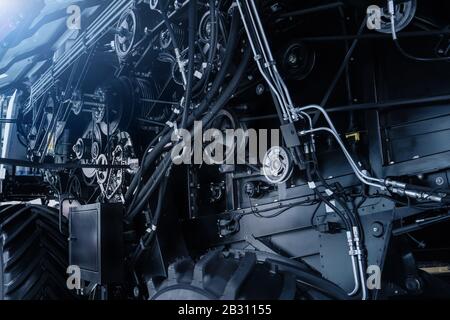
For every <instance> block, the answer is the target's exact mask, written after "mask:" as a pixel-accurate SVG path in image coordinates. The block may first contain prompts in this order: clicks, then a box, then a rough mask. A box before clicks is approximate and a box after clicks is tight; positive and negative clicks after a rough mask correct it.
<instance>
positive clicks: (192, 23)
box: [181, 0, 197, 129]
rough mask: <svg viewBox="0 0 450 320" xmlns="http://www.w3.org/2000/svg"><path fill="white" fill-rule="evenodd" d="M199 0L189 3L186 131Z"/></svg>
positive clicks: (182, 125) (183, 120)
mask: <svg viewBox="0 0 450 320" xmlns="http://www.w3.org/2000/svg"><path fill="white" fill-rule="evenodd" d="M196 26H197V0H191V2H190V3H189V28H188V29H189V49H188V50H189V54H188V61H189V62H188V63H189V65H188V74H187V80H186V95H185V97H184V111H183V119H182V120H181V128H182V129H185V128H186V125H187V118H188V114H189V109H190V108H191V99H192V90H193V82H194V65H195V64H194V58H195V36H196V35H197V28H196Z"/></svg>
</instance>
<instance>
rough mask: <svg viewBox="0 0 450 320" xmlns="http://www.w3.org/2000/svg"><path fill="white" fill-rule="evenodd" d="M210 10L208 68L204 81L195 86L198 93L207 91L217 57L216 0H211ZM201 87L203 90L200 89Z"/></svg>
mask: <svg viewBox="0 0 450 320" xmlns="http://www.w3.org/2000/svg"><path fill="white" fill-rule="evenodd" d="M209 10H210V13H209V14H210V22H211V38H210V43H209V55H208V62H207V66H206V69H205V71H204V74H203V81H200V82H198V83H197V84H196V85H195V86H194V89H193V91H194V92H197V91H198V93H197V95H199V94H202V93H203V92H205V89H206V86H207V85H208V79H209V76H210V74H211V71H212V67H213V62H214V58H215V57H216V53H217V42H218V37H219V27H218V22H217V17H216V15H217V11H216V1H215V0H209ZM200 89H201V90H200Z"/></svg>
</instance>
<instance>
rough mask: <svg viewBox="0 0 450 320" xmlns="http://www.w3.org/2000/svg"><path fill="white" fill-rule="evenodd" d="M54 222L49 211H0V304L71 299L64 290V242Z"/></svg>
mask: <svg viewBox="0 0 450 320" xmlns="http://www.w3.org/2000/svg"><path fill="white" fill-rule="evenodd" d="M58 221H59V220H58V211H57V210H55V209H52V208H49V207H44V206H35V205H25V204H20V205H8V206H2V207H0V239H2V241H0V300H61V299H63V300H65V299H71V298H72V297H73V296H72V294H71V293H70V291H69V290H68V289H67V287H66V268H67V266H68V240H67V236H64V235H63V234H61V233H60V232H59V223H58ZM63 232H66V233H67V223H66V221H65V218H64V220H63Z"/></svg>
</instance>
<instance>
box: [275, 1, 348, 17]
mask: <svg viewBox="0 0 450 320" xmlns="http://www.w3.org/2000/svg"><path fill="white" fill-rule="evenodd" d="M343 5H344V4H343V3H342V2H335V3H330V4H325V5H322V6H317V7H312V8H308V9H303V10H297V11H291V12H287V13H283V14H281V15H280V17H281V18H289V17H299V16H304V15H307V14H311V13H316V12H321V11H326V10H331V9H336V8H339V7H342V6H343Z"/></svg>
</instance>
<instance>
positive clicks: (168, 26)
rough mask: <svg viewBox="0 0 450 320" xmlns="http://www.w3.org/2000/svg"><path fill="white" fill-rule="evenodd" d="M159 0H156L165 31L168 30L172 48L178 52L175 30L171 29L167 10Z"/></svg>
mask: <svg viewBox="0 0 450 320" xmlns="http://www.w3.org/2000/svg"><path fill="white" fill-rule="evenodd" d="M161 2H162V1H158V6H159V11H160V13H161V16H162V18H163V20H164V24H165V25H166V28H167V31H168V32H169V37H170V39H171V40H172V47H173V48H174V50H178V52H179V51H180V47H179V46H178V41H177V38H176V37H175V32H174V31H173V27H172V24H171V23H170V21H169V18H168V17H167V12H166V10H165V9H164V8H163V7H162V4H161ZM180 71H181V70H180Z"/></svg>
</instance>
